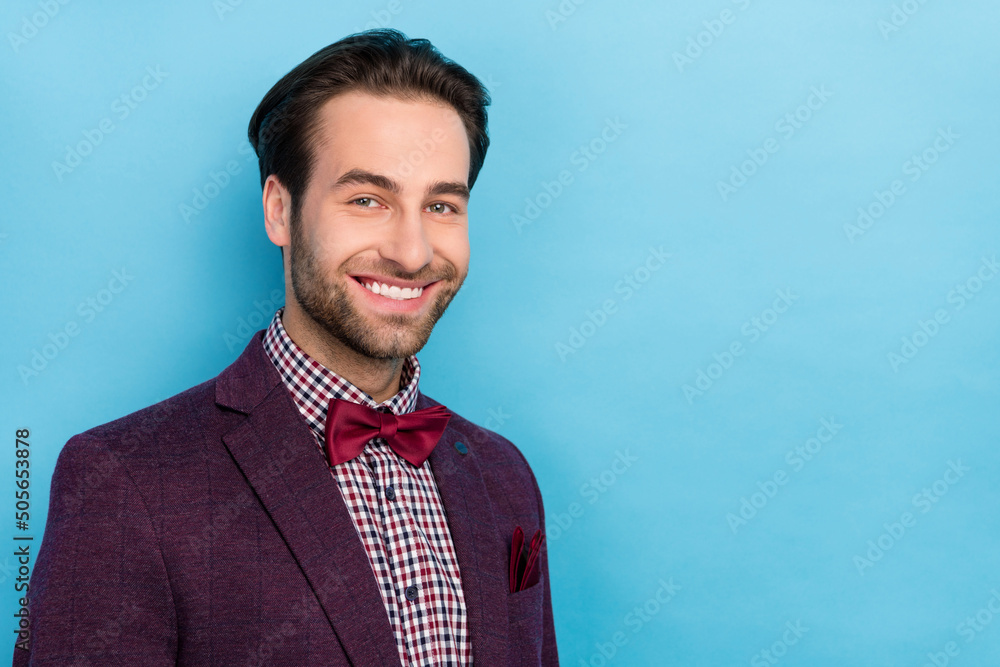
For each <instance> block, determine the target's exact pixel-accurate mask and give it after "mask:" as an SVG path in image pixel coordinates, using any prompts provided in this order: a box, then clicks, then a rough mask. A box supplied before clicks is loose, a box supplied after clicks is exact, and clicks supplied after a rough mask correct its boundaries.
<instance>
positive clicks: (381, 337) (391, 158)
mask: <svg viewBox="0 0 1000 667" xmlns="http://www.w3.org/2000/svg"><path fill="white" fill-rule="evenodd" d="M319 120H320V132H319V137H318V141H317V144H316V147H315V155H314V167H313V173H312V176H311V178H310V180H309V183H308V185H307V187H306V191H305V193H304V195H303V198H302V207H301V213H300V215H299V216H298V218H297V219H293V220H292V223H291V248H290V262H291V265H290V272H291V281H292V288H293V292H294V296H295V298H296V300H297V301H298V302H299V304H300V305H301V306H302V309H303V310H304V311H305V312H306V313H307V314H308V315H309V316H310V317H311V318H312V319H313V320H315V321H316V323H317V324H319V325H320V326H321V327H322V328H323V329H325V330H326V331H327V332H328V333H329V334H330V335H332V336H333V337H335V338H337V339H338V340H340V341H342V342H343V343H344V344H345V345H347V346H348V347H349V348H351V349H353V350H354V351H356V352H358V353H360V354H363V355H365V356H367V357H370V358H373V359H392V358H404V357H408V356H409V355H411V354H415V353H416V352H417V351H419V350H420V349H421V348H422V347H423V346H424V345H425V344H426V343H427V339H428V338H429V337H430V334H431V330H432V329H433V328H434V324H435V323H436V322H437V321H438V320H439V319H440V318H441V316H442V315H443V314H444V311H445V309H446V308H447V307H448V304H449V303H451V300H452V299H453V298H454V296H455V294H456V293H457V292H458V290H459V288H460V287H461V286H462V282H463V281H464V280H465V277H466V275H467V274H468V268H469V229H468V214H467V205H468V188H467V183H468V174H469V159H470V158H469V144H468V137H467V135H466V132H465V128H464V126H463V124H462V122H461V119H460V118H459V116H458V113H457V112H456V111H455V110H454V109H452V108H451V107H450V106H446V105H444V104H440V103H436V102H431V101H420V102H417V101H403V100H401V99H397V98H394V97H374V96H372V95H369V94H366V93H360V92H349V93H342V94H340V95H337V96H335V97H333V98H332V99H330V100H329V101H327V102H326V103H325V104H324V106H323V107H321V109H320V111H319ZM376 284H377V286H376ZM367 286H371V288H374V289H377V290H378V291H379V293H378V294H376V293H374V292H373V291H372V289H371V288H369V287H367Z"/></svg>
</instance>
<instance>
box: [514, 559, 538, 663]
mask: <svg viewBox="0 0 1000 667" xmlns="http://www.w3.org/2000/svg"><path fill="white" fill-rule="evenodd" d="M544 585H545V575H544V574H542V575H541V576H539V578H538V582H537V583H536V584H534V585H533V586H529V587H528V588H525V589H524V590H523V591H518V592H516V593H508V594H507V618H508V620H509V622H510V631H509V635H508V636H509V637H510V664H512V665H541V664H542V601H543V600H542V598H543V596H542V586H544Z"/></svg>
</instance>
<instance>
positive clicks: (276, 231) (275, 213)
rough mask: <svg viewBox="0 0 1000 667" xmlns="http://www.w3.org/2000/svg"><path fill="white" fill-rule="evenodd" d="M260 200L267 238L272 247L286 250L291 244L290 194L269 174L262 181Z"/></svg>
mask: <svg viewBox="0 0 1000 667" xmlns="http://www.w3.org/2000/svg"><path fill="white" fill-rule="evenodd" d="M261 200H262V203H263V205H264V228H265V229H266V230H267V238H269V239H271V243H273V244H274V245H276V246H281V247H283V248H287V247H288V246H290V245H291V243H292V233H291V226H290V225H291V217H292V196H291V194H290V193H289V192H288V190H287V189H286V188H285V186H284V185H282V184H281V181H279V180H278V177H277V176H275V175H274V174H271V175H270V176H268V177H267V180H266V181H264V193H263V195H262V197H261Z"/></svg>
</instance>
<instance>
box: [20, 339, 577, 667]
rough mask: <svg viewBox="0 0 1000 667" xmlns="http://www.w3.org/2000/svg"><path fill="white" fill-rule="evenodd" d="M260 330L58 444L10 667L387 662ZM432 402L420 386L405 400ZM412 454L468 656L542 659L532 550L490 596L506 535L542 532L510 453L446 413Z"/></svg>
mask: <svg viewBox="0 0 1000 667" xmlns="http://www.w3.org/2000/svg"><path fill="white" fill-rule="evenodd" d="M263 333H264V332H263V331H258V332H257V333H256V334H255V335H254V336H253V338H252V339H251V340H250V343H249V344H248V345H247V347H246V349H245V350H244V351H243V353H242V354H241V355H240V357H239V358H238V359H237V360H236V361H235V362H233V364H232V365H230V366H229V367H228V368H226V369H225V370H223V371H222V373H220V374H219V375H218V377H216V378H213V379H211V380H209V381H207V382H204V383H202V384H200V385H198V386H196V387H192V388H191V389H188V390H187V391H185V392H182V393H180V394H178V395H176V396H173V397H171V398H169V399H167V400H165V401H162V402H160V403H157V404H156V405H153V406H150V407H148V408H145V409H142V410H139V411H138V412H134V413H132V414H130V415H127V416H125V417H122V418H121V419H117V420H115V421H113V422H110V423H108V424H104V425H102V426H97V427H95V428H92V429H90V430H89V431H86V432H84V433H81V434H79V435H76V436H73V437H72V438H70V440H69V442H67V443H66V446H65V447H64V448H63V450H62V452H61V454H60V455H59V459H58V462H57V463H56V468H55V473H54V475H53V477H52V495H51V501H50V506H49V516H48V522H47V524H46V527H45V534H44V540H43V542H42V545H41V548H40V550H39V552H38V560H37V562H36V564H35V569H34V573H33V575H32V577H31V580H30V585H29V596H28V597H29V607H28V610H29V614H30V638H29V646H30V650H29V651H24V650H21V649H15V650H14V665H60V666H61V667H65V666H67V665H69V666H74V665H79V666H81V667H82V666H84V665H95V666H96V665H142V666H143V667H155V666H159V665H199V666H201V665H295V666H296V667H304V666H306V665H317V666H318V665H323V666H324V667H330V666H334V665H356V666H359V667H360V666H362V665H371V666H373V667H374V666H378V667H384V666H386V665H398V664H399V656H398V653H397V652H396V644H395V640H394V639H393V634H392V629H391V627H390V625H389V619H388V617H387V615H386V611H385V606H384V605H383V603H382V598H381V596H380V595H379V591H378V588H377V587H376V583H375V577H374V574H373V573H372V569H371V566H370V565H369V563H368V557H367V555H366V554H365V550H364V547H363V546H362V544H361V541H360V540H359V539H358V535H357V532H356V530H355V528H354V524H353V522H352V521H351V517H350V515H349V514H348V510H347V507H346V505H345V504H344V501H343V498H342V497H341V495H340V490H339V489H338V488H337V483H336V482H335V481H334V480H333V478H332V476H331V475H330V472H329V468H328V467H327V464H326V460H325V459H324V457H323V454H322V452H320V450H319V448H318V447H316V443H315V440H314V439H313V435H312V432H311V431H310V430H309V427H308V426H307V425H306V423H305V421H304V420H303V419H302V417H301V415H300V414H299V412H298V410H297V409H296V407H295V404H294V403H293V402H292V399H291V397H290V396H289V394H288V390H287V389H286V388H285V385H284V384H283V383H282V382H281V378H280V377H279V375H278V372H277V370H276V369H275V368H274V366H273V365H272V364H271V361H270V360H269V359H268V358H267V356H266V354H265V352H264V349H263V347H262V344H261V338H262V336H263ZM437 404H438V403H437V401H435V400H433V399H431V398H428V397H427V396H425V395H423V394H420V396H419V397H418V399H417V406H416V407H417V408H425V407H429V406H432V405H437ZM459 443H464V444H465V445H466V446H465V447H461V446H460V445H459ZM460 449H465V450H466V453H464V454H463V453H461V452H460V451H459V450H460ZM429 460H430V463H431V468H432V470H433V472H434V478H435V479H436V480H437V484H438V489H439V490H440V493H441V499H442V501H443V502H444V507H445V511H446V512H447V515H448V526H449V527H450V528H451V535H452V539H453V540H454V543H455V551H456V553H457V555H458V563H459V568H460V570H461V576H462V587H463V590H464V593H465V604H466V608H467V611H468V626H469V634H470V638H471V642H472V653H473V658H474V661H475V663H476V664H477V665H484V666H493V665H557V664H558V656H557V652H556V638H555V628H554V625H553V620H552V602H551V597H550V588H549V568H548V554H547V550H546V549H545V548H543V550H542V552H541V556H540V558H539V565H540V568H541V576H540V578H539V580H538V583H537V584H535V585H533V586H531V587H529V588H527V589H525V590H523V591H519V592H517V593H510V592H509V588H508V586H509V584H508V564H509V562H510V548H511V546H510V543H511V536H512V534H513V532H514V527H515V526H518V525H519V526H521V527H522V528H523V529H524V531H525V533H526V534H527V535H531V534H533V533H534V531H535V529H536V528H540V527H541V528H543V529H544V513H543V509H542V497H541V493H540V491H539V489H538V484H537V482H536V481H535V477H534V475H533V473H532V471H531V468H530V467H529V465H528V462H527V461H526V460H525V458H524V456H523V455H522V454H521V452H520V451H518V449H517V448H516V447H515V446H514V445H513V444H512V443H511V442H510V441H509V440H507V439H505V438H503V437H502V436H500V435H498V434H496V433H493V432H492V431H489V430H486V429H484V428H480V427H479V426H476V425H475V424H473V423H471V422H469V421H467V420H466V419H463V418H462V417H460V416H458V415H456V414H454V413H453V415H452V418H451V420H450V421H449V423H448V427H447V429H446V430H445V432H444V435H443V436H442V437H441V440H440V442H438V445H437V447H436V448H435V449H434V451H433V452H432V453H431V456H430V459H429Z"/></svg>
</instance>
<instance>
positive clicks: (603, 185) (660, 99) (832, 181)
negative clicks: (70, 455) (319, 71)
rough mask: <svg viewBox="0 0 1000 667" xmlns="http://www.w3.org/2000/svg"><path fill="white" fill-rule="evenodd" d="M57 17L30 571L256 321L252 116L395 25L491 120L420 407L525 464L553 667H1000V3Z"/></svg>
mask: <svg viewBox="0 0 1000 667" xmlns="http://www.w3.org/2000/svg"><path fill="white" fill-rule="evenodd" d="M63 1H64V2H65V4H62V3H61V2H59V0H48V1H47V2H38V1H21V0H17V1H12V2H6V3H4V4H3V7H2V8H0V33H2V36H3V42H4V43H3V45H0V67H2V88H3V90H2V98H0V99H2V103H0V104H2V106H0V138H2V146H3V156H4V159H3V160H2V163H0V165H2V166H0V188H2V190H0V191H2V195H3V202H4V205H3V215H2V216H0V258H2V274H0V279H2V284H3V287H2V303H0V312H3V314H4V327H3V331H4V345H3V348H2V349H3V352H2V353H3V355H4V356H3V360H2V365H0V370H2V371H3V373H2V385H0V386H2V392H3V393H2V400H3V419H2V431H0V434H2V442H4V443H6V444H5V445H4V446H3V447H2V448H0V457H2V458H0V470H2V471H3V474H4V476H5V477H6V479H5V480H4V481H3V482H2V483H0V488H3V489H7V490H8V491H7V493H6V494H4V495H5V497H6V498H7V500H5V501H2V502H0V517H6V518H2V519H0V539H2V540H5V542H4V543H5V544H7V545H11V544H13V542H11V541H10V540H11V537H12V536H13V535H14V534H15V533H17V534H19V535H24V534H33V535H34V536H35V539H36V542H35V544H36V547H37V544H38V542H37V541H38V540H40V539H41V537H42V528H43V525H44V524H43V521H44V517H45V510H46V507H47V501H48V486H49V478H50V476H51V472H52V468H53V466H54V464H55V460H56V457H57V455H58V453H59V450H60V448H61V447H62V446H63V444H64V443H65V442H66V440H67V439H68V438H69V437H70V436H72V435H74V434H76V433H79V432H81V431H84V430H86V429H88V428H90V427H92V426H95V425H97V424H101V423H104V422H107V421H110V420H112V419H115V418H117V417H120V416H122V415H125V414H127V413H129V412H132V411H134V410H137V409H139V408H141V407H144V406H147V405H149V404H151V403H154V402H156V401H159V400H162V399H164V398H166V397H168V396H171V395H173V394H175V393H178V392H180V391H182V390H184V389H186V388H188V387H190V386H192V385H195V384H197V383H200V382H202V381H204V380H206V379H209V378H210V377H212V376H214V375H215V374H217V373H218V372H219V371H221V370H222V369H223V368H224V367H225V366H226V365H228V364H229V363H230V362H231V361H232V360H233V359H235V358H236V356H237V355H238V354H239V352H240V351H241V350H242V349H243V346H244V345H245V343H246V341H247V340H248V338H249V333H248V332H252V331H256V330H257V329H258V328H261V327H262V326H263V324H264V323H265V322H266V319H267V318H268V317H269V316H270V315H271V313H272V312H273V308H274V307H276V306H277V305H278V304H277V303H268V301H269V300H271V299H272V296H273V294H274V290H278V292H277V294H278V295H281V294H282V293H283V292H282V289H283V286H282V276H281V268H280V256H279V252H278V250H277V249H276V248H275V247H274V246H272V245H271V244H270V243H269V241H268V240H267V237H266V235H265V233H264V229H263V224H262V214H261V206H260V185H259V180H258V175H257V167H256V162H255V160H251V159H249V158H250V157H251V155H250V153H249V145H248V144H247V142H246V127H247V123H248V121H249V118H250V115H251V113H252V112H253V110H254V108H255V107H256V105H257V103H258V102H259V101H260V99H261V97H262V96H263V94H264V93H265V92H266V91H267V90H268V88H270V86H271V85H272V84H273V83H274V82H275V81H276V80H277V79H278V78H280V76H281V75H283V74H284V73H285V72H287V71H288V70H289V69H291V68H292V67H293V66H294V65H296V64H297V63H299V62H300V61H301V60H303V59H304V58H305V57H307V56H309V55H310V54H311V53H313V52H314V51H316V50H317V49H319V48H321V47H323V46H325V45H327V44H329V43H331V42H333V41H336V40H337V39H339V38H341V37H343V36H345V35H347V34H349V33H351V32H354V31H357V30H362V29H365V28H366V27H374V26H389V27H394V28H399V29H400V30H402V31H404V32H405V33H406V34H407V35H409V36H411V37H426V38H429V39H430V40H431V41H432V42H433V43H434V44H435V45H436V46H438V47H439V48H440V49H441V51H442V52H443V53H444V54H445V55H447V56H449V57H451V58H454V59H455V60H457V61H458V62H459V63H461V64H462V65H464V66H465V67H466V68H468V69H469V70H470V71H471V72H472V73H474V74H476V75H477V76H478V77H480V78H481V79H482V80H483V81H484V82H485V83H486V84H487V86H488V87H489V89H490V92H491V94H492V97H493V104H492V106H491V107H490V127H489V129H490V136H491V139H492V145H491V147H490V150H489V153H488V155H487V158H486V163H485V167H484V169H483V171H482V173H481V175H480V177H479V181H478V182H477V183H476V186H475V188H474V190H473V197H472V202H471V209H470V216H471V217H470V233H471V243H472V262H471V272H470V275H469V278H468V280H467V281H466V284H465V287H464V288H463V290H462V291H461V292H460V294H459V295H458V296H457V298H456V299H455V301H454V302H453V304H452V306H451V308H450V309H449V311H448V312H447V314H446V315H445V316H444V318H443V319H442V320H441V321H440V323H439V324H438V326H437V328H436V329H435V332H434V334H433V335H432V337H431V340H430V342H429V344H428V345H427V346H426V347H425V348H424V350H422V351H421V352H420V353H419V355H418V356H419V358H420V361H421V364H422V366H423V367H424V369H425V371H424V375H422V377H421V388H422V390H423V391H424V392H426V393H427V394H429V395H430V396H433V397H434V398H436V399H437V400H439V401H441V402H442V403H444V404H445V405H448V406H449V407H450V408H452V409H454V410H456V411H457V412H458V413H460V414H462V415H464V416H466V417H467V418H469V419H471V420H473V421H475V422H477V423H479V424H482V425H486V426H488V427H489V428H492V429H494V430H496V431H498V432H500V433H502V434H503V435H504V436H506V437H508V438H510V439H511V440H512V441H513V442H514V443H515V444H516V445H517V446H518V447H519V448H520V449H521V450H522V451H523V452H524V454H525V456H526V457H527V459H528V461H529V462H530V463H531V465H532V467H533V469H534V471H535V473H536V475H537V477H538V480H539V484H540V486H541V489H542V493H543V497H544V502H545V509H546V513H547V530H548V534H549V558H550V567H551V571H552V579H551V581H552V598H553V603H554V611H555V623H556V634H557V637H558V641H559V651H560V657H561V661H562V663H563V664H565V665H572V666H576V665H593V666H594V667H600V666H601V665H606V664H608V665H610V664H616V665H746V664H749V665H752V666H755V665H770V664H777V663H780V664H782V665H811V666H823V665H904V664H905V665H925V664H934V662H932V658H933V660H935V661H937V663H938V664H944V663H943V662H941V661H942V660H947V661H948V662H949V664H961V665H986V664H995V663H996V662H997V661H1000V617H997V615H996V611H1000V593H998V592H997V591H1000V571H998V569H997V566H996V565H997V562H998V557H1000V512H997V504H998V500H1000V494H998V484H997V478H998V472H1000V456H998V453H997V446H998V443H1000V425H998V420H997V412H998V399H1000V392H998V380H1000V374H998V371H1000V363H998V362H1000V359H998V351H997V341H998V333H1000V307H998V306H1000V279H998V278H1000V276H998V275H997V272H998V270H1000V267H998V266H997V264H996V261H997V259H996V258H997V253H998V252H1000V231H998V226H997V222H998V218H997V214H998V203H1000V201H998V188H997V186H996V179H997V175H998V168H997V161H998V159H1000V157H998V156H1000V150H998V149H1000V133H998V124H997V103H998V101H1000V96H998V88H997V84H998V80H997V72H998V71H1000V58H998V56H1000V49H998V47H997V40H996V35H997V29H998V25H1000V23H998V19H1000V8H998V6H997V4H996V3H993V2H987V1H986V0H968V1H966V2H961V3H945V2H943V1H940V0H905V1H902V2H892V1H890V0H863V1H862V0H847V1H840V2H833V1H832V0H828V1H825V2H808V3H804V2H794V1H792V0H770V1H769V2H763V1H762V0H735V1H731V0H697V1H694V0H691V1H686V2H674V3H658V2H657V3H654V2H637V1H632V2H614V3H612V2H608V1H607V0H586V1H581V0H562V1H561V2H560V1H559V0H548V1H544V0H539V1H535V2H528V1H520V0H513V1H510V0H509V1H507V2H504V3H500V2H491V3H476V4H474V5H473V4H472V3H460V2H456V1H432V0H390V1H383V0H362V1H360V2H350V3H348V2H339V1H337V2H287V3H285V2H283V3H278V2H273V1H271V2H268V1H266V0H242V1H238V0H221V1H220V2H214V3H213V2H212V1H211V0H200V1H191V0H187V1H183V2H175V3H159V4H158V5H157V6H155V7H154V6H150V5H146V4H144V3H129V2H122V1H114V2H112V1H108V2H101V3H88V2H79V1H71V2H67V1H65V0H63ZM116 272H117V278H116ZM112 288H113V290H115V291H112ZM279 300H280V299H279ZM68 331H71V332H72V333H68ZM18 428H28V429H30V431H31V438H30V442H31V445H30V447H31V459H30V461H31V471H32V477H31V480H32V486H31V494H32V495H31V503H32V510H31V521H30V527H29V529H28V530H27V531H17V530H16V529H15V524H14V510H15V507H14V502H15V501H14V493H13V492H14V473H13V470H14V456H15V455H14V449H15V442H14V439H15V430H16V429H18ZM0 553H4V554H13V547H10V548H8V547H3V548H2V549H0ZM17 568H18V564H17V562H16V558H15V557H14V556H13V555H6V556H0V590H2V600H3V609H5V610H7V611H6V612H5V618H6V619H7V620H6V621H4V622H3V624H2V627H0V630H4V633H5V636H7V637H8V640H7V641H6V642H3V646H2V648H0V662H5V661H6V660H8V659H9V656H10V654H11V651H12V643H13V633H12V632H11V631H12V630H13V628H14V626H15V624H16V619H15V618H14V617H13V616H12V614H13V613H14V612H15V611H16V610H17V603H16V600H17V597H18V595H17V594H16V593H15V589H14V586H15V583H16V578H17V576H18V570H17ZM995 596H996V597H995ZM991 607H992V609H991ZM765 651H766V652H767V653H765Z"/></svg>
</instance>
